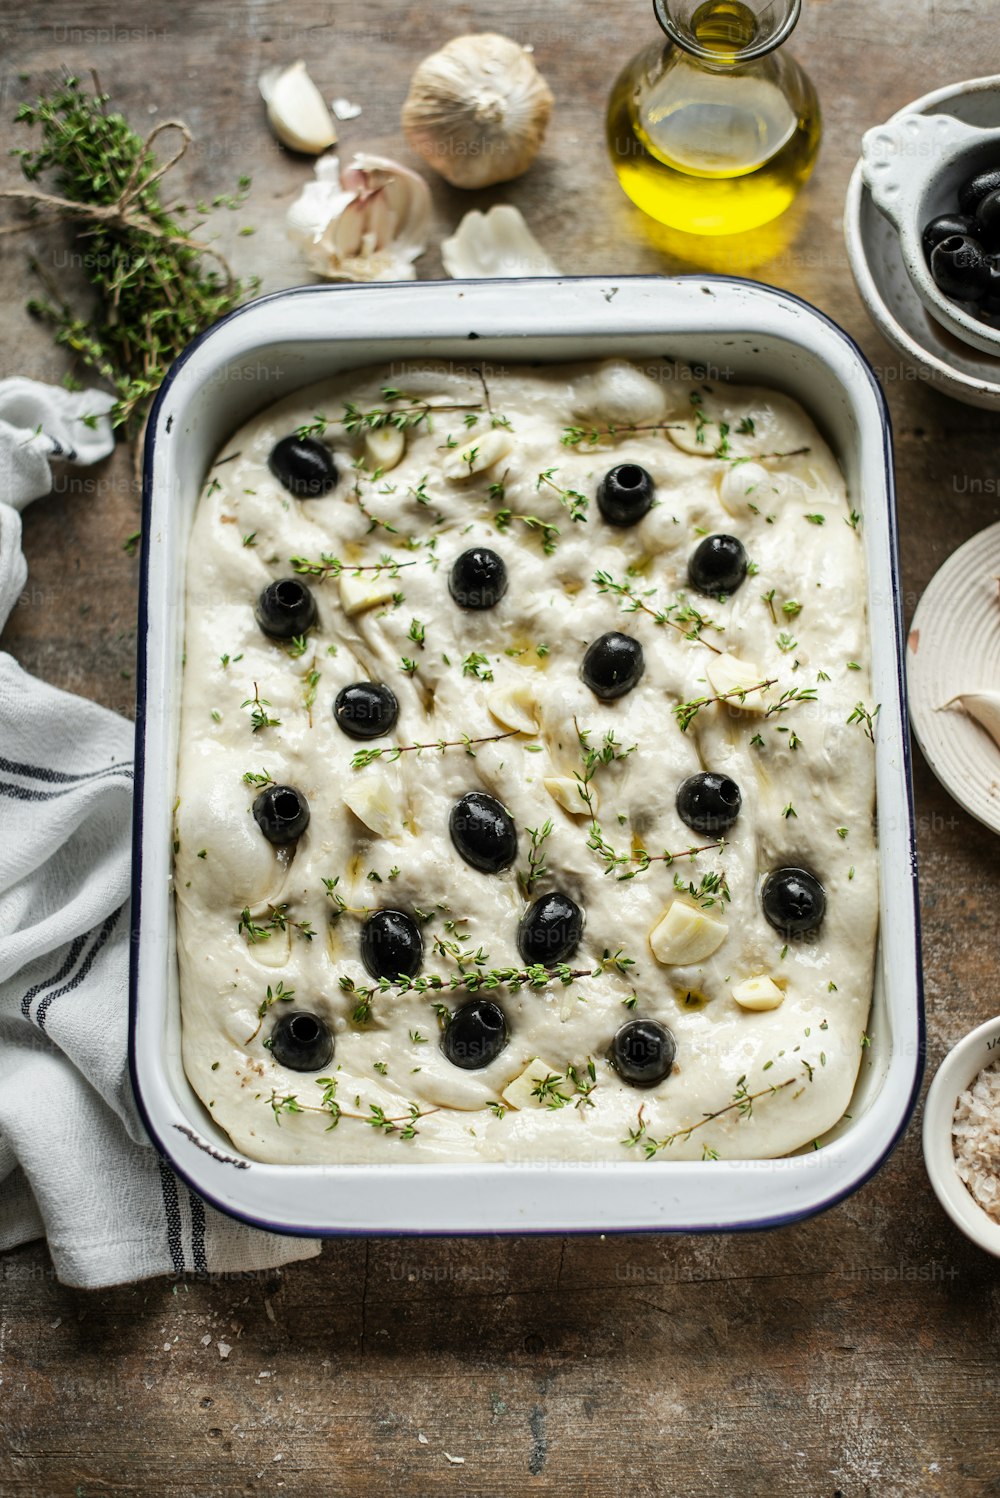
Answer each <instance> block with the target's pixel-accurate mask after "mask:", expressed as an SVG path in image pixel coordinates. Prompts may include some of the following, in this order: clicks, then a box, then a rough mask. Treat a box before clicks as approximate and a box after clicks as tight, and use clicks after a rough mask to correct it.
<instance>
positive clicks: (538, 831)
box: [517, 821, 552, 900]
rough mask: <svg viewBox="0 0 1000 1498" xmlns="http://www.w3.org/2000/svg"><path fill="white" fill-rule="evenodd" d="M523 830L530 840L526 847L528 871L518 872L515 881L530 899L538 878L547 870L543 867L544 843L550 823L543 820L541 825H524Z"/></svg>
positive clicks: (548, 834) (542, 876)
mask: <svg viewBox="0 0 1000 1498" xmlns="http://www.w3.org/2000/svg"><path fill="white" fill-rule="evenodd" d="M525 831H526V832H527V834H528V837H529V839H530V842H531V846H530V848H529V849H528V871H527V873H518V876H517V882H518V884H519V885H520V886H521V893H522V894H523V895H524V898H525V899H526V900H530V899H531V891H532V890H533V889H534V887H535V885H536V884H537V883H538V881H539V880H540V879H544V878H545V876H546V874H547V873H548V872H549V871H548V869H547V868H546V867H545V844H546V842H547V840H548V839H549V838H550V837H551V836H552V823H551V822H550V821H545V822H543V823H542V825H541V827H526V828H525Z"/></svg>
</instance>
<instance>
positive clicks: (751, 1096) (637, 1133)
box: [621, 1063, 815, 1160]
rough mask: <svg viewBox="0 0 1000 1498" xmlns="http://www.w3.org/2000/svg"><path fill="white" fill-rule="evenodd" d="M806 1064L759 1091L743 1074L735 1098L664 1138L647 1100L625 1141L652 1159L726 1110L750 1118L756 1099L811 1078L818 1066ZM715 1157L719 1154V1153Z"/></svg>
mask: <svg viewBox="0 0 1000 1498" xmlns="http://www.w3.org/2000/svg"><path fill="white" fill-rule="evenodd" d="M805 1065H806V1070H805V1073H800V1074H799V1075H798V1076H794V1077H786V1079H785V1081H784V1082H772V1083H771V1084H770V1085H769V1086H768V1087H762V1088H761V1089H760V1091H759V1092H750V1091H748V1089H747V1079H746V1077H745V1076H743V1077H740V1079H739V1081H738V1082H737V1084H736V1090H735V1091H734V1093H733V1096H732V1099H731V1101H730V1102H728V1103H726V1104H725V1106H724V1107H722V1108H716V1109H715V1111H714V1112H713V1113H704V1114H703V1115H702V1116H701V1118H699V1119H698V1120H697V1122H696V1123H692V1124H687V1125H686V1126H685V1127H684V1128H682V1129H674V1131H673V1132H672V1133H670V1134H666V1135H664V1137H663V1138H662V1139H654V1138H653V1136H652V1135H651V1134H650V1132H649V1130H648V1128H647V1125H646V1120H645V1117H644V1113H645V1104H643V1106H642V1107H641V1108H640V1109H639V1112H638V1115H637V1117H636V1127H635V1128H634V1129H629V1131H628V1136H627V1137H626V1138H625V1139H623V1140H622V1141H621V1143H622V1144H624V1145H625V1147H626V1149H634V1148H636V1147H638V1148H641V1149H642V1151H643V1153H644V1155H645V1156H646V1159H647V1160H652V1159H653V1158H654V1156H655V1155H657V1154H658V1153H659V1152H660V1151H661V1150H665V1149H669V1148H670V1146H671V1145H672V1144H676V1142H677V1141H678V1140H679V1139H681V1140H687V1139H690V1138H691V1135H692V1134H693V1133H694V1132H695V1130H696V1129H703V1128H704V1127H705V1125H706V1124H708V1123H712V1121H713V1120H714V1119H716V1118H722V1117H723V1116H724V1115H725V1114H727V1113H732V1112H733V1111H734V1110H735V1111H736V1112H737V1113H738V1114H739V1115H740V1117H741V1118H749V1117H750V1116H751V1114H752V1113H753V1105H754V1103H756V1102H758V1101H759V1100H760V1099H761V1098H765V1097H774V1095H775V1094H776V1093H779V1092H783V1091H784V1089H785V1088H786V1087H791V1086H792V1084H793V1083H795V1082H803V1081H806V1080H808V1081H810V1082H811V1081H812V1079H813V1072H814V1070H815V1068H814V1067H811V1066H809V1065H808V1063H805ZM713 1158H718V1157H717V1156H715V1157H713Z"/></svg>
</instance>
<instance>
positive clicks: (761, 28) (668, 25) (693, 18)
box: [653, 0, 802, 69]
mask: <svg viewBox="0 0 1000 1498" xmlns="http://www.w3.org/2000/svg"><path fill="white" fill-rule="evenodd" d="M801 8H802V0H653V11H654V14H655V16H656V19H657V21H658V22H659V24H660V26H661V27H662V29H663V31H664V32H665V33H666V34H667V36H668V37H669V38H670V40H671V41H672V42H674V43H676V45H677V46H678V47H680V48H681V49H682V50H683V51H684V52H686V53H687V54H688V55H689V56H690V57H692V58H694V59H696V60H697V61H698V62H701V63H703V64H705V65H706V66H708V67H713V68H720V69H730V68H734V67H739V66H740V65H741V64H743V63H747V62H752V61H753V60H754V59H755V58H758V57H764V56H766V55H767V53H769V52H773V51H774V50H775V49H776V48H777V47H780V46H781V44H782V43H783V42H784V41H785V40H786V39H787V38H788V37H789V36H790V35H791V33H792V31H793V30H794V29H795V24H796V22H797V21H798V19H799V13H800V11H801Z"/></svg>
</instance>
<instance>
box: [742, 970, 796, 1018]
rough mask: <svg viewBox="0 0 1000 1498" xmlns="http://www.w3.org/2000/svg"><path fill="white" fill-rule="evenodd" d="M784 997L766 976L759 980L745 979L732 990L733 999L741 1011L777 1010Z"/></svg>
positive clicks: (780, 990) (775, 984) (771, 979)
mask: <svg viewBox="0 0 1000 1498" xmlns="http://www.w3.org/2000/svg"><path fill="white" fill-rule="evenodd" d="M784 997H785V995H784V992H783V990H782V989H780V988H779V987H778V985H777V983H775V982H774V979H773V978H769V977H767V975H766V974H764V975H763V976H762V977H760V978H745V979H744V980H743V982H742V983H737V984H736V986H735V988H734V989H733V998H734V999H735V1000H736V1002H737V1004H739V1006H740V1008H741V1009H753V1010H765V1009H777V1008H778V1006H779V1004H781V1003H782V1002H783V1001H784Z"/></svg>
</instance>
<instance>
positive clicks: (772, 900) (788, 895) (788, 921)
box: [760, 868, 826, 939]
mask: <svg viewBox="0 0 1000 1498" xmlns="http://www.w3.org/2000/svg"><path fill="white" fill-rule="evenodd" d="M760 902H761V905H762V906H763V909H764V916H765V918H766V919H767V921H768V922H769V924H770V925H772V926H773V927H774V929H775V931H778V932H780V934H781V935H782V936H784V937H785V938H786V939H787V938H790V937H793V936H801V935H803V933H805V932H806V931H815V929H816V927H817V926H819V925H820V923H821V922H822V920H823V917H824V915H825V914H826V891H825V890H824V889H823V886H822V884H820V882H819V880H818V879H817V878H816V875H815V874H810V873H809V871H808V869H796V868H786V869H774V870H772V872H771V873H770V874H768V876H767V878H766V879H765V880H764V883H763V885H762V886H761V892H760Z"/></svg>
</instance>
